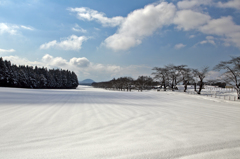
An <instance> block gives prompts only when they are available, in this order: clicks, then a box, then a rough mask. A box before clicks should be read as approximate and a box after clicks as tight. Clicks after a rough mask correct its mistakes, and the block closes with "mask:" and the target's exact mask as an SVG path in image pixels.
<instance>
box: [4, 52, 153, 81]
mask: <svg viewBox="0 0 240 159" xmlns="http://www.w3.org/2000/svg"><path fill="white" fill-rule="evenodd" d="M3 59H6V60H10V61H11V63H12V64H17V65H29V66H38V67H47V68H48V69H51V68H61V69H68V70H71V71H74V72H75V73H76V74H77V75H78V78H79V79H86V78H92V79H93V80H96V81H103V80H111V79H112V78H114V77H115V78H118V77H121V76H131V77H133V78H137V77H138V76H139V75H149V74H151V71H152V70H151V69H152V68H151V67H148V66H138V65H131V66H127V67H121V66H117V65H104V64H99V63H92V62H90V61H89V60H88V59H87V58H85V57H81V58H77V57H73V58H71V59H70V60H66V59H63V58H62V57H53V56H51V55H49V54H46V55H44V56H43V57H42V59H41V61H29V60H28V59H26V58H21V57H18V56H5V57H3Z"/></svg>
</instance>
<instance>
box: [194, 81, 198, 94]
mask: <svg viewBox="0 0 240 159" xmlns="http://www.w3.org/2000/svg"><path fill="white" fill-rule="evenodd" d="M194 91H195V92H197V83H194Z"/></svg>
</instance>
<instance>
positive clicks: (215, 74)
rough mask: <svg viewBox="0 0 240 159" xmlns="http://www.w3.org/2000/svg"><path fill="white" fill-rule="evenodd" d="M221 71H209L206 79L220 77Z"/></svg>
mask: <svg viewBox="0 0 240 159" xmlns="http://www.w3.org/2000/svg"><path fill="white" fill-rule="evenodd" d="M220 75H221V73H220V72H216V71H209V72H208V73H207V76H206V79H205V80H206V81H208V80H216V79H219V77H220Z"/></svg>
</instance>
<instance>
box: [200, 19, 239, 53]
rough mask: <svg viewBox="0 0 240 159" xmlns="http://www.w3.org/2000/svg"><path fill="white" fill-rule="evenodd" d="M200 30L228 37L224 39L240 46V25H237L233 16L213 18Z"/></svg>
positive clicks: (228, 42)
mask: <svg viewBox="0 0 240 159" xmlns="http://www.w3.org/2000/svg"><path fill="white" fill-rule="evenodd" d="M199 30H200V31H201V32H202V33H204V34H212V35H218V36H223V37H226V38H225V39H224V41H225V42H226V43H227V44H233V45H235V46H237V47H239V48H240V25H236V24H235V23H234V22H233V20H232V17H231V16H228V17H221V18H219V19H212V20H211V21H209V23H208V24H206V25H204V26H202V27H200V28H199Z"/></svg>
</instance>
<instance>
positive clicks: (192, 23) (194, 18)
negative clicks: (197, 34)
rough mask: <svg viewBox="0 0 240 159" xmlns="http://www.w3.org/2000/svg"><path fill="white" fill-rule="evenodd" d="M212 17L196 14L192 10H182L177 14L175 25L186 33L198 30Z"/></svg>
mask: <svg viewBox="0 0 240 159" xmlns="http://www.w3.org/2000/svg"><path fill="white" fill-rule="evenodd" d="M210 19H211V17H210V16H209V15H206V14H202V13H199V12H195V11H192V10H180V11H178V12H177V13H176V16H175V18H174V24H176V25H177V28H178V29H183V30H185V31H188V30H191V29H197V28H198V27H199V26H202V25H203V24H206V23H207V22H208V21H209V20H210Z"/></svg>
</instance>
